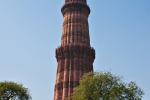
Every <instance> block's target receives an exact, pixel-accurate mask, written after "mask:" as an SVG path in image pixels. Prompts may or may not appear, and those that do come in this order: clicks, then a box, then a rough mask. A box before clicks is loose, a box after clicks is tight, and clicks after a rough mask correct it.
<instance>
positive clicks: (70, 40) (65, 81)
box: [54, 0, 95, 100]
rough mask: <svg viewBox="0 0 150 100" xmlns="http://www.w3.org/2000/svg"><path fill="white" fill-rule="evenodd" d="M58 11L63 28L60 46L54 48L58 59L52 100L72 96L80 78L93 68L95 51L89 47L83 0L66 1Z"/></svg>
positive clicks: (86, 7)
mask: <svg viewBox="0 0 150 100" xmlns="http://www.w3.org/2000/svg"><path fill="white" fill-rule="evenodd" d="M61 12H62V14H63V17H64V19H63V27H62V38H61V46H60V47H58V48H57V49H56V59H57V62H58V66H57V73H56V84H55V91H54V100H65V98H71V93H73V91H74V89H75V87H76V86H78V85H79V80H80V78H81V77H82V76H83V75H84V74H85V73H87V72H90V71H93V62H94V59H95V50H94V49H93V48H92V47H91V46H90V38H89V25H88V16H89V14H90V8H89V6H88V5H87V4H86V0H65V4H64V5H63V7H62V9H61Z"/></svg>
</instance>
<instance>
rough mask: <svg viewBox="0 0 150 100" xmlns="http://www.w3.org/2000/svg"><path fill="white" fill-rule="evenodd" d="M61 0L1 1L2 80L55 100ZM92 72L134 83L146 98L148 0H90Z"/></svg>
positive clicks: (42, 99) (149, 95)
mask: <svg viewBox="0 0 150 100" xmlns="http://www.w3.org/2000/svg"><path fill="white" fill-rule="evenodd" d="M64 1H65V0H0V81H4V80H8V81H15V82H19V83H22V84H23V85H24V86H25V87H27V88H29V89H30V93H31V95H32V97H33V100H53V93H54V84H55V79H56V69H57V61H56V58H55V49H56V48H57V47H58V46H60V39H61V31H62V21H63V17H62V14H61V12H60V10H61V7H62V5H63V4H64ZM88 5H89V6H90V8H91V14H90V16H89V26H90V39H91V46H92V47H94V48H95V50H96V59H95V62H94V70H95V71H97V70H99V71H104V70H105V71H111V72H112V73H114V74H117V75H120V76H123V80H124V81H125V82H130V81H134V82H136V83H137V85H138V86H140V87H141V88H142V89H143V90H144V92H145V95H144V97H143V100H149V99H150V0H88Z"/></svg>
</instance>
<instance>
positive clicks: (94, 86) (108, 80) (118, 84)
mask: <svg viewBox="0 0 150 100" xmlns="http://www.w3.org/2000/svg"><path fill="white" fill-rule="evenodd" d="M142 95H144V92H143V91H142V90H141V89H140V88H139V87H138V86H137V85H136V84H135V83H134V82H130V83H124V82H123V81H122V79H121V78H120V77H119V76H116V75H113V74H111V73H110V72H95V73H92V72H90V73H88V74H85V75H84V76H83V77H82V78H81V79H80V85H79V86H77V87H76V88H75V92H74V93H73V94H72V100H141V99H142Z"/></svg>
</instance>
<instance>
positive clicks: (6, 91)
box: [0, 81, 31, 100]
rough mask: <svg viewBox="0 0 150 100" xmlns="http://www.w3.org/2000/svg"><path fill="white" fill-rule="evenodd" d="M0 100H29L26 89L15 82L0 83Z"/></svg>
mask: <svg viewBox="0 0 150 100" xmlns="http://www.w3.org/2000/svg"><path fill="white" fill-rule="evenodd" d="M0 100H31V96H30V95H29V92H28V89H27V88H25V87H23V85H22V84H19V83H15V82H8V81H4V82H0Z"/></svg>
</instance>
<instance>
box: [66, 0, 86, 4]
mask: <svg viewBox="0 0 150 100" xmlns="http://www.w3.org/2000/svg"><path fill="white" fill-rule="evenodd" d="M86 1H87V0H65V3H69V2H82V3H86Z"/></svg>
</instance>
